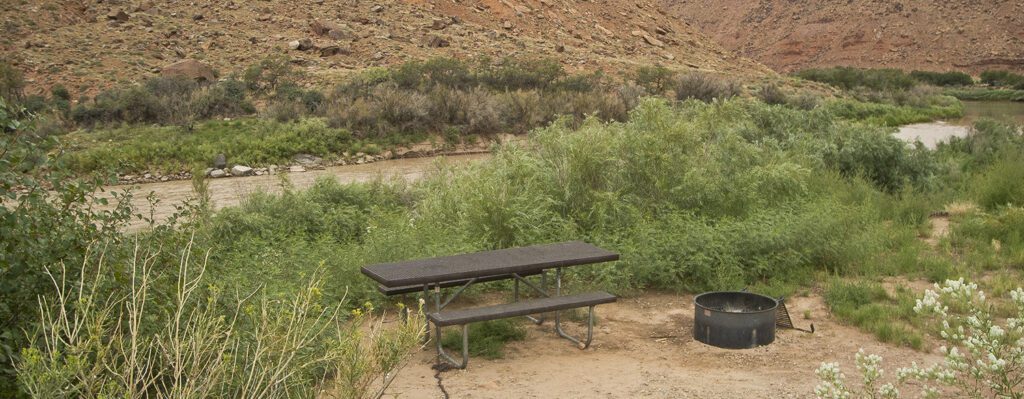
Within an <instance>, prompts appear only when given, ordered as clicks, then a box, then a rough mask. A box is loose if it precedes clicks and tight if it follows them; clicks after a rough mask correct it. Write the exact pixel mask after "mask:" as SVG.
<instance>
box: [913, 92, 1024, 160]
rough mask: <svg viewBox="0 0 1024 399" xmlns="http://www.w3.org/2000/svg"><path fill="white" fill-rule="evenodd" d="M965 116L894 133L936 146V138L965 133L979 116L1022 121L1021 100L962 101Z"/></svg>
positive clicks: (1023, 122)
mask: <svg viewBox="0 0 1024 399" xmlns="http://www.w3.org/2000/svg"><path fill="white" fill-rule="evenodd" d="M963 103H964V116H963V117H962V118H960V119H955V120H950V121H938V122H929V123H915V124H913V125H906V126H903V127H900V130H899V131H898V132H897V133H896V137H899V138H901V139H903V140H906V141H907V142H913V141H914V140H921V143H923V144H924V145H925V147H927V148H931V149H935V147H936V146H937V145H938V143H939V142H942V141H946V140H947V139H949V138H950V137H954V136H955V137H965V136H967V135H968V134H969V133H970V127H971V125H973V124H974V122H975V121H977V120H978V119H981V118H992V119H999V120H1005V121H1010V122H1014V123H1017V124H1018V125H1024V102H1014V101H964V102H963Z"/></svg>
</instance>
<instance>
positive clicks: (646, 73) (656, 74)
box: [633, 65, 676, 94]
mask: <svg viewBox="0 0 1024 399" xmlns="http://www.w3.org/2000/svg"><path fill="white" fill-rule="evenodd" d="M675 75H676V74H675V72H673V71H672V70H670V69H668V68H665V67H663V66H661V65H653V66H650V65H645V66H641V67H639V68H637V70H636V74H635V75H634V76H633V81H635V82H636V83H637V84H638V85H640V86H643V88H644V89H647V91H648V92H650V93H653V94H662V93H664V92H665V91H666V90H668V89H669V88H670V87H671V85H672V79H673V78H675Z"/></svg>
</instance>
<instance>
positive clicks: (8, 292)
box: [0, 99, 131, 397]
mask: <svg viewBox="0 0 1024 399" xmlns="http://www.w3.org/2000/svg"><path fill="white" fill-rule="evenodd" d="M20 115H21V112H20V111H19V110H18V109H15V108H13V107H11V106H8V105H7V103H6V102H5V101H4V100H3V99H0V130H2V136H0V147H2V148H4V150H3V151H0V197H3V198H4V199H5V205H4V206H0V276H2V277H3V278H0V320H3V321H4V323H3V325H2V328H0V396H4V397H18V389H17V387H16V386H15V385H14V376H13V374H14V370H13V369H12V368H11V367H12V364H13V363H15V362H16V361H17V358H18V352H19V350H20V349H21V348H22V347H23V346H25V345H26V344H27V341H26V337H25V332H26V331H32V330H34V329H35V326H36V323H37V321H38V319H37V318H36V316H37V313H38V312H37V311H38V309H39V307H38V302H37V299H38V296H39V295H40V293H43V292H47V290H48V288H49V287H52V281H51V280H50V278H49V276H47V274H46V271H47V269H48V268H54V267H58V266H57V265H58V264H59V263H61V262H63V263H64V264H66V265H68V266H69V267H71V269H72V270H71V273H72V274H71V275H70V278H71V280H76V279H77V274H74V270H75V267H76V266H77V265H80V264H81V263H82V262H83V261H85V259H86V257H87V256H88V255H87V251H86V248H89V247H90V246H92V245H116V244H117V242H118V241H119V240H120V239H121V235H120V234H119V233H118V231H119V229H121V228H123V227H124V225H125V223H126V222H127V220H128V219H129V218H130V217H131V216H130V215H131V213H130V209H129V208H128V203H129V200H130V195H129V194H127V193H121V194H119V195H117V196H115V197H114V199H113V201H114V203H112V204H111V205H113V207H112V208H110V209H109V210H101V208H99V206H101V205H105V204H106V203H107V200H105V199H100V198H98V197H97V196H96V195H95V192H94V191H95V190H96V189H98V188H99V187H100V183H101V181H97V180H85V179H76V178H73V177H70V174H71V173H70V172H71V171H69V170H68V169H67V167H66V166H65V165H64V164H63V162H62V159H60V158H58V156H57V152H55V151H50V150H51V149H53V148H55V147H54V143H53V142H51V141H50V139H48V138H45V137H39V136H38V135H36V134H34V126H33V121H31V120H22V119H19V118H20ZM8 201H9V202H8ZM7 204H18V205H17V206H8V205H7Z"/></svg>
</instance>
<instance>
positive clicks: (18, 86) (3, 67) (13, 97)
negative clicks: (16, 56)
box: [0, 60, 25, 104]
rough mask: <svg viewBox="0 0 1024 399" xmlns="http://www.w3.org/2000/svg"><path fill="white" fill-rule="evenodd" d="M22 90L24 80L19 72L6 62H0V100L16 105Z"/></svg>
mask: <svg viewBox="0 0 1024 399" xmlns="http://www.w3.org/2000/svg"><path fill="white" fill-rule="evenodd" d="M24 88H25V80H24V77H22V74H21V71H19V70H18V69H17V68H15V67H14V65H11V64H9V63H7V61H6V60H0V98H3V99H5V100H7V102H8V103H9V104H17V103H18V102H19V101H21V96H22V95H23V94H24V93H23V92H22V90H24Z"/></svg>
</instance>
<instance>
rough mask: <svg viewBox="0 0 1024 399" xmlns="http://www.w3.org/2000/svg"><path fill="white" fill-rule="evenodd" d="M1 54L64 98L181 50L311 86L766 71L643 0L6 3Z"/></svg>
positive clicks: (126, 78)
mask: <svg viewBox="0 0 1024 399" xmlns="http://www.w3.org/2000/svg"><path fill="white" fill-rule="evenodd" d="M0 8H2V10H0V18H2V21H3V30H4V34H3V35H2V37H0V45H2V48H3V52H4V55H3V57H4V58H7V59H8V61H10V62H12V63H14V64H15V65H16V66H17V67H18V68H19V69H21V70H22V71H24V72H25V75H26V78H27V79H28V83H29V91H30V92H33V91H40V90H43V89H45V88H46V87H47V86H49V85H51V84H55V83H57V82H62V83H64V85H65V86H67V87H68V88H69V89H71V90H72V93H73V94H74V95H78V94H81V93H95V92H96V91H98V90H99V89H101V88H104V87H109V86H111V85H114V84H117V83H123V82H130V81H137V80H139V79H140V78H144V77H146V76H150V75H153V74H154V73H156V72H158V71H160V70H161V68H163V67H165V66H167V65H170V64H172V63H175V62H177V61H180V60H183V59H198V60H201V61H203V62H205V63H208V64H210V65H212V66H213V67H214V68H216V69H217V70H219V71H220V72H221V75H225V74H228V73H232V72H237V71H240V70H242V69H243V68H244V67H245V66H247V65H250V64H252V63H254V62H256V61H258V60H260V59H262V58H264V57H267V56H268V55H279V54H286V55H288V56H290V57H291V58H292V62H293V63H295V64H298V65H301V66H302V67H304V69H305V70H306V71H307V72H308V76H309V77H310V80H311V81H313V83H329V82H330V81H333V80H337V79H338V78H339V77H341V76H344V75H345V74H348V73H350V72H351V71H353V70H359V69H363V68H367V67H373V66H384V65H393V64H398V63H402V62H404V61H407V60H411V59H422V58H428V57H431V56H454V57H459V58H474V57H478V56H489V57H491V58H502V57H504V56H548V57H555V58H557V59H559V60H561V61H562V62H563V63H564V64H565V65H566V67H567V69H570V70H579V69H583V70H596V69H603V70H605V71H608V72H618V71H622V70H632V69H634V68H635V66H636V65H639V64H652V63H662V64H665V65H667V66H669V67H675V68H676V69H700V70H708V71H718V72H726V73H730V74H745V75H763V74H770V73H771V71H770V70H769V69H768V68H766V67H764V66H762V65H760V64H758V63H756V62H752V61H750V60H748V59H744V58H741V57H738V56H736V55H734V54H733V53H731V52H729V51H726V50H723V49H722V48H721V47H720V46H718V45H716V44H713V42H712V41H710V40H708V39H707V38H706V37H705V36H703V35H701V34H700V33H698V32H697V31H696V30H694V29H692V28H690V27H689V26H687V25H686V24H684V23H680V22H679V20H678V19H677V18H674V17H671V16H669V15H668V13H667V12H665V11H664V10H663V9H661V8H660V6H659V5H658V4H657V2H656V1H655V0H591V1H570V0H477V1H458V0H436V1H428V0H379V1H372V2H371V1H359V0H288V1H245V0H233V1H224V0H189V1H178V0H172V1H149V0H146V1H142V0H138V1H126V0H11V1H5V2H3V4H2V5H0Z"/></svg>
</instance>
